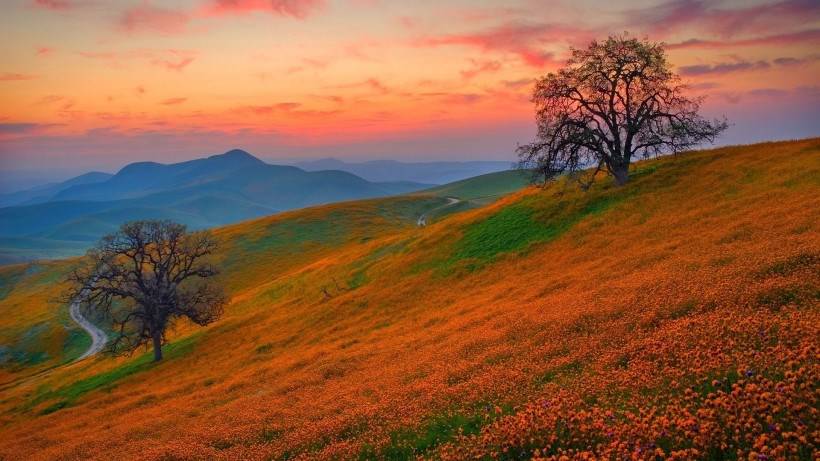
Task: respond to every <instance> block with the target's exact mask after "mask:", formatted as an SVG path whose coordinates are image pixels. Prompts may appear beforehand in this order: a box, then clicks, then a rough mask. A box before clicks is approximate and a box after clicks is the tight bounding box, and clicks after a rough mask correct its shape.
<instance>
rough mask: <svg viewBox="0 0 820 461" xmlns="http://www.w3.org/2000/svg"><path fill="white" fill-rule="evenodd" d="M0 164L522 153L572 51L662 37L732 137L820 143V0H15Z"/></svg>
mask: <svg viewBox="0 0 820 461" xmlns="http://www.w3.org/2000/svg"><path fill="white" fill-rule="evenodd" d="M2 9H3V11H2V15H0V30H2V40H0V55H1V56H2V60H0V169H3V170H10V169H31V168H64V169H71V170H77V171H80V170H90V169H96V170H107V171H111V170H115V169H116V168H118V167H120V166H122V165H124V164H126V163H128V162H131V161H135V160H155V161H162V162H171V161H177V160H183V159H189V158H194V157H201V156H203V155H205V154H213V153H219V152H222V151H225V150H228V149H230V148H233V147H241V148H244V149H246V150H248V151H250V152H252V153H254V154H255V155H257V156H259V157H262V158H265V159H277V158H279V159H293V158H298V157H320V156H321V157H324V156H333V157H339V158H344V159H349V160H361V159H370V158H397V159H403V160H431V159H503V160H512V159H513V158H514V154H513V151H514V148H515V144H516V142H527V141H529V140H530V139H531V137H532V136H533V134H534V124H533V118H532V105H531V103H530V102H529V92H530V90H531V83H532V80H533V79H534V78H535V77H537V76H539V75H542V74H545V73H547V72H549V71H551V70H554V69H556V68H558V67H559V66H560V65H561V64H562V62H563V61H564V60H565V59H566V57H567V51H568V49H569V47H570V46H584V45H585V44H587V43H588V42H589V41H590V40H592V39H594V38H604V37H606V36H607V35H608V34H613V33H622V32H624V31H628V32H629V33H630V34H631V35H635V36H639V37H648V38H650V39H652V40H658V41H664V42H666V43H667V44H668V45H669V55H670V59H671V61H672V63H673V64H674V66H675V68H676V70H677V71H678V72H679V73H680V74H681V75H682V76H683V78H684V79H685V80H686V81H688V82H689V83H690V84H691V88H692V93H693V95H694V94H698V95H707V96H708V100H707V103H706V105H705V113H706V114H707V115H712V116H719V115H723V114H725V115H726V116H727V117H728V118H729V121H730V122H731V123H732V124H733V126H732V128H731V129H730V130H729V131H728V132H727V134H726V135H725V136H724V137H723V138H722V139H721V143H724V144H726V143H746V142H753V141H757V140H762V139H783V138H796V137H807V136H811V135H820V86H819V85H820V83H818V81H819V80H820V79H818V77H820V2H818V1H816V0H802V1H801V0H797V1H791V0H787V1H780V2H776V1H775V2H773V1H753V0H746V1H740V0H738V1H714V2H707V1H698V0H672V1H668V2H653V1H637V0H636V1H622V2H621V1H618V2H615V1H593V0H572V1H569V0H567V1H530V0H519V1H503V2H502V1H480V0H463V1H444V0H437V1H427V0H415V1H388V0H185V1H183V0H180V1H159V0H155V1H149V0H116V1H114V0H6V1H3V3H2Z"/></svg>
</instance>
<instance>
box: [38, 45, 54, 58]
mask: <svg viewBox="0 0 820 461" xmlns="http://www.w3.org/2000/svg"><path fill="white" fill-rule="evenodd" d="M53 53H54V48H49V47H47V46H39V47H37V50H36V54H37V56H42V57H45V56H49V55H51V54H53Z"/></svg>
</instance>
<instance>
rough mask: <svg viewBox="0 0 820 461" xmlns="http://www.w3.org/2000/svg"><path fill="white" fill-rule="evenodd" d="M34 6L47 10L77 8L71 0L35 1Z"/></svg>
mask: <svg viewBox="0 0 820 461" xmlns="http://www.w3.org/2000/svg"><path fill="white" fill-rule="evenodd" d="M32 4H33V5H34V6H36V7H39V8H45V9H47V10H68V9H71V8H73V7H75V6H76V4H75V3H74V2H73V1H71V0H34V1H33V2H32Z"/></svg>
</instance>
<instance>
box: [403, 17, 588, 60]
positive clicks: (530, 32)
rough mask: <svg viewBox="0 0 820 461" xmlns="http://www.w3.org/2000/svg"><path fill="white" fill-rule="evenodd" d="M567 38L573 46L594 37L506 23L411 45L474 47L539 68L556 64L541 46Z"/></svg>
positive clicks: (578, 31) (562, 28) (546, 26)
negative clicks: (517, 59) (513, 57)
mask: <svg viewBox="0 0 820 461" xmlns="http://www.w3.org/2000/svg"><path fill="white" fill-rule="evenodd" d="M568 37H572V40H573V42H574V43H577V42H581V41H586V40H589V39H591V38H593V37H594V34H593V33H591V32H589V31H587V30H581V29H578V28H576V27H572V26H567V25H560V24H507V25H503V26H498V27H494V28H491V29H487V30H483V31H478V32H474V33H465V34H448V35H440V36H429V37H424V38H421V39H419V40H417V41H416V42H415V45H416V46H421V47H425V46H427V47H436V46H453V45H459V46H469V47H475V48H478V49H480V50H482V51H484V52H501V53H510V54H513V55H516V56H518V57H519V58H520V59H521V60H522V61H523V62H524V63H525V64H527V65H529V66H532V67H536V68H542V67H545V66H547V65H555V64H558V61H557V60H556V59H555V56H554V54H553V53H552V52H551V51H546V50H545V47H546V46H549V45H554V44H563V43H565V42H566V41H567V39H568Z"/></svg>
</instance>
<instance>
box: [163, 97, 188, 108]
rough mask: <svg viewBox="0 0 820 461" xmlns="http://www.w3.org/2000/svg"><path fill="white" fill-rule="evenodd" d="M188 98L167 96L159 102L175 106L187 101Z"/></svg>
mask: <svg viewBox="0 0 820 461" xmlns="http://www.w3.org/2000/svg"><path fill="white" fill-rule="evenodd" d="M187 100H188V98H168V99H165V100H163V101H161V102H160V104H162V105H163V106H176V105H177V104H182V103H184V102H185V101H187Z"/></svg>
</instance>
